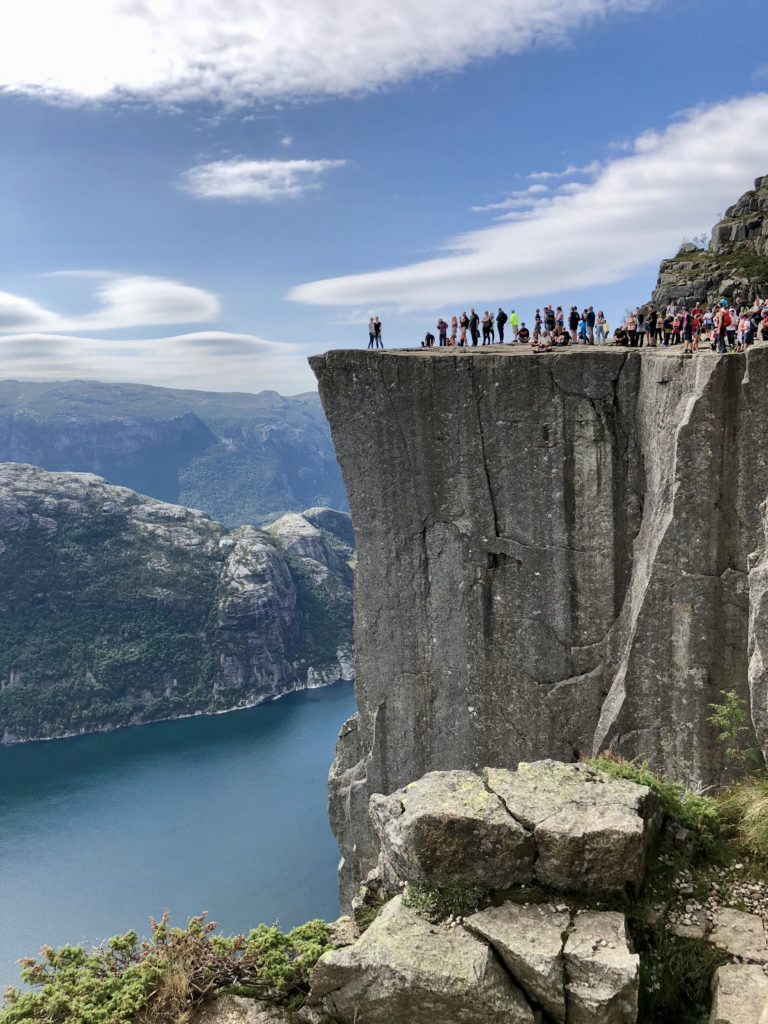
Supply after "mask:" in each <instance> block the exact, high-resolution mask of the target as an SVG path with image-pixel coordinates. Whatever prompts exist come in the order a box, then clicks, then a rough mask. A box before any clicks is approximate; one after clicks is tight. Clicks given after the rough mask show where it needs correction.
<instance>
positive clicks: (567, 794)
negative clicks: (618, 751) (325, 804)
mask: <svg viewBox="0 0 768 1024" xmlns="http://www.w3.org/2000/svg"><path fill="white" fill-rule="evenodd" d="M370 816H371V820H372V821H373V825H374V828H375V830H376V833H377V835H378V839H379V842H380V844H381V859H380V864H381V865H382V866H383V868H384V871H385V874H387V875H390V876H394V877H395V878H397V879H399V880H400V881H403V882H417V883H419V884H422V885H427V886H429V887H432V888H440V887H444V886H454V885H459V884H472V885H481V886H485V887H486V888H491V889H508V888H510V887H511V886H513V885H517V884H520V883H524V882H532V881H534V880H536V881H537V882H538V883H539V884H541V885H544V886H547V887H548V888H550V889H557V890H560V891H564V892H573V891H577V892H580V893H582V894H583V893H590V894H614V895H623V894H624V893H625V892H626V891H627V889H628V888H629V889H631V890H632V891H638V890H639V889H640V887H641V885H642V881H643V878H644V877H645V860H646V853H647V851H648V849H649V848H650V846H651V844H652V843H653V841H654V839H655V838H656V836H657V834H658V830H659V827H660V825H661V819H662V814H661V809H660V806H659V803H658V800H657V798H656V796H655V794H654V793H652V792H651V791H650V790H649V789H647V788H646V787H645V786H638V785H635V784H634V783H632V782H626V781H624V780H621V779H612V778H609V777H608V776H607V775H605V774H604V773H602V772H599V771H597V770H595V769H594V768H590V767H588V766H587V765H581V764H560V763H557V762H554V761H539V762H537V763H535V764H525V763H523V764H520V765H519V766H518V768H517V770H516V771H508V770H506V769H498V768H487V769H485V771H484V772H483V776H482V778H481V777H480V776H478V775H474V774H473V773H472V772H457V771H453V772H431V773H429V774H428V775H425V776H424V777H423V778H421V779H418V780H417V781H416V782H413V783H411V784H410V785H408V786H405V787H404V788H403V789H399V790H396V791H395V792H394V793H393V794H392V795H391V796H388V797H385V796H380V795H378V794H374V795H373V796H372V797H371V800H370Z"/></svg>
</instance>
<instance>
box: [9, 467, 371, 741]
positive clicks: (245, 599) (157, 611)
mask: <svg viewBox="0 0 768 1024" xmlns="http://www.w3.org/2000/svg"><path fill="white" fill-rule="evenodd" d="M353 557H354V555H353V548H352V545H351V527H350V523H349V517H348V516H347V515H346V514H344V513H340V512H335V511H333V510H331V509H311V510H309V511H307V512H305V513H303V514H302V515H298V514H296V513H289V514H287V515H286V516H284V517H283V518H282V519H280V520H278V521H277V522H275V523H273V524H272V525H271V526H269V527H268V528H266V529H265V530H258V529H255V528H254V527H252V526H242V527H239V528H237V529H235V530H231V531H230V530H228V529H227V528H226V527H225V526H223V525H222V524H221V523H218V522H215V521H214V520H212V519H209V518H207V517H206V516H205V515H203V513H202V512H199V511H196V510H194V509H189V508H184V507H181V506H178V505H172V504H168V503H165V502H162V501H158V500H156V499H153V498H147V497H145V496H144V495H142V494H139V493H137V492H136V491H133V490H129V489H128V488H124V487H115V486H112V485H110V484H108V483H106V481H104V480H102V479H101V478H99V477H97V476H94V475H92V474H86V473H51V472H48V471H46V470H43V469H39V468H37V467H34V466H27V465H17V464H2V465H0V740H2V741H3V742H6V743H7V742H14V741H18V740H27V739H40V738H50V737H54V736H62V735H68V734H72V733H80V732H90V731H97V730H104V729H111V728H115V727H118V726H123V725H131V724H136V723H140V722H147V721H153V720H157V719H166V718H176V717H179V716H182V715H188V714H194V713H198V712H214V711H223V710H227V709H230V708H235V707H246V706H250V705H252V704H256V703H258V702H259V701H261V700H265V699H268V698H270V697H274V696H278V695H280V694H281V693H285V692H287V691H290V690H294V689H298V688H301V687H304V686H316V685H321V684H323V683H326V682H332V681H334V680H336V679H339V678H351V674H352V668H351V619H352V612H351V585H352V561H353Z"/></svg>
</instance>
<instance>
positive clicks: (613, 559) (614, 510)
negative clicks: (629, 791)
mask: <svg viewBox="0 0 768 1024" xmlns="http://www.w3.org/2000/svg"><path fill="white" fill-rule="evenodd" d="M312 366H313V369H314V370H315V373H316V375H317V377H318V380H319V383H320V394H321V397H322V400H323V404H324V407H325V409H326V413H327V415H328V418H329V420H330V423H331V429H332V433H333V437H334V440H335V443H336V449H337V453H338V458H339V461H340V463H341V466H342V470H343V473H344V477H345V480H346V484H347V490H348V494H349V500H350V505H351V508H352V519H353V523H354V527H355V535H356V539H357V551H358V563H357V578H356V598H355V601H356V604H355V607H356V621H355V645H356V667H357V684H356V685H357V706H358V713H357V714H356V715H355V716H354V717H353V718H352V719H350V721H349V722H348V723H347V724H346V725H345V727H344V729H343V730H342V733H341V736H340V739H339V745H338V749H337V756H336V761H335V764H334V767H333V769H332V771H331V779H330V788H331V819H332V824H333V827H334V830H335V832H336V836H337V838H338V840H339V843H340V846H341V849H342V853H343V857H344V860H343V864H342V873H341V883H342V896H343V898H344V900H345V901H347V902H348V901H349V900H350V898H351V896H352V895H353V893H354V890H355V887H356V885H357V883H358V882H359V880H360V879H361V878H362V877H364V876H365V874H366V873H367V872H368V871H369V870H370V869H371V868H372V867H373V866H374V864H375V863H376V860H377V857H378V853H379V844H378V841H377V839H376V837H375V835H374V833H373V829H372V826H371V824H370V822H369V818H368V801H369V798H370V796H371V794H373V793H376V792H378V793H392V792H393V791H394V790H396V789H398V788H399V787H401V786H403V785H406V784H407V783H409V782H411V781H412V780H414V779H416V778H418V777H420V776H421V775H423V774H424V773H425V772H429V771H433V770H447V769H466V770H470V771H479V770H481V769H482V768H483V767H484V766H487V765H498V766H500V767H513V766H515V765H516V764H517V763H518V762H520V761H523V760H525V761H529V760H536V759H538V758H542V757H553V758H557V759H560V760H564V761H572V760H575V759H576V758H578V757H579V755H581V754H589V753H592V752H597V751H600V750H604V749H611V750H613V751H615V752H616V753H619V754H622V755H625V756H627V757H637V756H643V757H647V758H648V759H649V760H650V761H651V763H652V765H653V766H654V767H656V768H657V769H660V770H663V771H664V772H666V773H668V774H669V775H671V776H673V777H676V778H678V779H680V780H683V781H685V782H687V783H690V784H693V785H698V784H704V785H710V784H712V783H716V782H718V781H720V780H721V779H722V777H723V773H724V771H725V765H724V763H723V754H722V749H721V745H720V744H719V743H718V741H717V737H716V736H715V734H714V731H713V729H712V727H711V726H710V725H709V724H708V722H707V718H708V716H709V714H710V711H709V708H708V705H709V704H710V702H714V701H717V700H719V699H720V693H721V691H722V690H725V689H728V690H731V689H733V690H736V691H737V692H738V693H739V694H740V695H742V696H743V697H744V698H745V699H747V700H750V701H751V707H752V717H753V720H754V724H755V728H756V731H757V734H758V736H759V738H760V740H761V741H762V742H763V744H764V745H765V743H766V739H768V710H767V709H768V626H767V625H766V612H765V608H766V607H768V605H767V604H766V601H767V600H768V599H767V598H766V592H767V591H768V569H766V566H768V554H767V553H766V540H765V516H766V513H765V510H764V502H765V500H766V497H768V455H767V454H766V450H765V446H764V444H763V443H762V429H761V428H762V424H763V423H764V422H765V421H766V417H768V351H767V350H766V349H764V348H762V347H759V348H757V349H753V350H751V351H750V352H749V353H748V354H746V355H730V356H723V357H718V356H716V355H714V354H712V353H709V352H707V353H702V354H700V355H699V356H698V357H696V358H694V359H684V358H682V357H681V356H680V355H678V354H676V353H673V354H670V353H667V352H664V351H656V352H654V351H648V352H639V351H635V352H632V351H630V352H625V351H620V350H606V349H592V350H585V349H579V350H574V349H567V350H564V351H562V352H559V353H550V354H547V355H535V354H533V353H527V352H520V351H499V350H493V351H490V352H455V351H453V352H442V353H441V352H430V353H424V352H413V353H395V352H392V353H390V352H386V353H367V352H331V353H329V354H327V355H325V356H319V357H317V358H315V359H313V360H312Z"/></svg>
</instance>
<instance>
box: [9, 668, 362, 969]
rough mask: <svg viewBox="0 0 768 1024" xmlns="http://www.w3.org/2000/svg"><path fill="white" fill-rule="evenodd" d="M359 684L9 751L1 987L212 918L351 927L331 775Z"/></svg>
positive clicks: (238, 926)
mask: <svg viewBox="0 0 768 1024" xmlns="http://www.w3.org/2000/svg"><path fill="white" fill-rule="evenodd" d="M353 710H354V697H353V692H352V686H351V684H349V683H337V684H336V685H334V686H331V687H327V688H326V689H322V690H309V691H306V692H304V693H298V694H291V695H289V696H287V697H284V698H283V699H282V700H279V701H275V702H272V703H270V704H263V705H261V706H260V707H257V708H253V709H251V710H248V711H237V712H233V713H231V714H228V715H218V716H214V717H210V718H190V719H185V720H183V721H179V722H162V723H159V724H157V725H146V726H141V727H138V728H134V729H124V730H120V731H118V732H113V733H107V734H102V735H98V736H83V737H77V738H75V739H67V740H56V741H54V742H50V743H33V744H28V745H24V746H18V747H9V748H2V749H0V989H1V988H2V987H4V985H5V984H6V983H8V982H16V981H17V980H18V967H17V966H16V963H15V961H16V960H17V959H18V958H19V957H20V956H26V955H34V954H35V953H36V952H37V951H38V950H39V948H40V946H41V945H42V944H43V943H48V944H50V945H60V944H62V943H65V942H72V943H77V942H80V943H86V944H95V943H97V942H99V941H101V940H102V939H103V938H105V937H107V936H109V935H113V934H115V933H117V932H124V931H127V930H128V929H130V928H135V929H136V930H137V931H138V932H139V934H146V933H147V931H148V927H147V922H148V918H149V917H150V916H156V917H157V916H159V915H160V914H162V912H163V911H164V910H169V911H170V912H171V917H172V921H173V922H175V923H184V922H185V921H186V919H187V918H188V917H190V916H191V915H193V914H197V913H200V912H201V911H203V910H207V911H208V912H209V914H210V917H211V919H213V920H215V921H218V922H220V924H221V928H222V931H224V932H227V933H235V932H240V931H245V930H247V929H249V928H251V927H253V926H254V925H256V924H258V923H259V922H260V921H267V922H269V923H272V922H273V921H275V920H276V919H279V921H280V924H281V925H282V926H283V927H285V928H290V927H293V926H294V925H296V924H299V923H301V922H302V921H305V920H308V919H309V918H312V917H324V918H329V919H333V918H334V917H336V916H337V915H338V899H337V891H336V865H337V861H338V850H337V848H336V845H335V843H334V841H333V838H332V836H331V833H330V830H329V828H328V818H327V807H326V804H327V788H326V777H327V773H328V767H329V765H330V762H331V759H332V756H333V746H334V742H335V738H336V734H337V732H338V730H339V727H340V726H341V723H342V722H343V721H344V719H345V718H346V717H347V716H348V715H349V714H351V713H352V711H353Z"/></svg>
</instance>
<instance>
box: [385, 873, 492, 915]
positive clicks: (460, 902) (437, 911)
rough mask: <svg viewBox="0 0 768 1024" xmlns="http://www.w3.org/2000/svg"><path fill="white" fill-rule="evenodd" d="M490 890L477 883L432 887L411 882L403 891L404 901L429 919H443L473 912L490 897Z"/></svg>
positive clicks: (407, 905)
mask: <svg viewBox="0 0 768 1024" xmlns="http://www.w3.org/2000/svg"><path fill="white" fill-rule="evenodd" d="M489 895H490V894H489V892H488V890H487V889H483V888H481V887H480V886H477V885H451V886H445V887H443V888H440V889H430V888H428V887H427V886H425V885H418V884H415V883H412V882H409V883H408V885H407V886H406V887H405V892H404V893H403V903H404V904H405V906H406V907H410V908H411V909H412V910H415V911H416V912H417V913H419V914H421V916H422V917H426V918H427V920H429V921H442V920H443V919H444V918H446V917H451V916H453V917H464V915H465V914H473V913H474V912H475V911H476V910H478V909H480V907H481V906H483V905H484V904H486V903H487V902H488V899H489Z"/></svg>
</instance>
